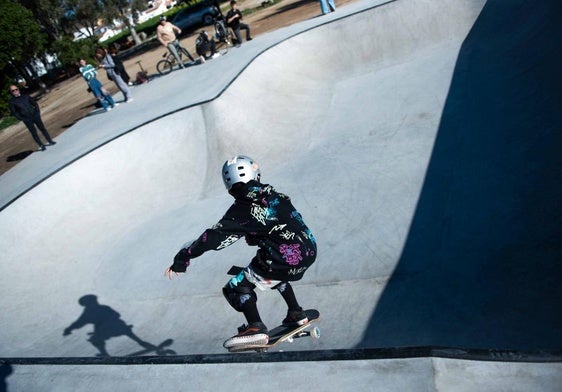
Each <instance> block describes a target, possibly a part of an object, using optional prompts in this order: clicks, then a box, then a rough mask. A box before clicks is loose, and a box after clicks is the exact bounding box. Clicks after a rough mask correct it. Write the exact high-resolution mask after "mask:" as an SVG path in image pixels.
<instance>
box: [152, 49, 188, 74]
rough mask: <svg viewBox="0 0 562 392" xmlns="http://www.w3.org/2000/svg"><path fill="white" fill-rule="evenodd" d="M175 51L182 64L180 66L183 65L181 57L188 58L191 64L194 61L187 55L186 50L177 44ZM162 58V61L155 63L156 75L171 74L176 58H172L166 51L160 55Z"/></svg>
mask: <svg viewBox="0 0 562 392" xmlns="http://www.w3.org/2000/svg"><path fill="white" fill-rule="evenodd" d="M176 50H177V52H178V55H179V57H180V60H181V62H182V65H183V56H187V57H189V59H190V60H191V61H193V62H194V61H195V59H194V58H193V57H191V55H190V54H189V52H188V51H187V49H186V48H184V47H183V46H181V45H180V44H179V43H178V44H176ZM162 57H163V58H164V59H163V60H160V61H159V62H158V63H156V70H157V71H158V73H159V74H160V75H167V74H169V73H170V72H172V70H173V69H174V65H176V64H177V63H178V62H177V60H176V58H175V57H174V55H173V54H172V53H170V51H169V50H167V51H166V52H165V53H164V54H163V55H162ZM178 65H179V64H178Z"/></svg>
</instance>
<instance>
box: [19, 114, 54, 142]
mask: <svg viewBox="0 0 562 392" xmlns="http://www.w3.org/2000/svg"><path fill="white" fill-rule="evenodd" d="M22 121H23V123H24V124H25V126H26V127H27V129H29V132H30V133H31V136H32V137H33V140H35V142H36V143H37V144H38V145H39V147H41V146H42V145H43V142H41V139H39V135H38V134H37V129H36V128H35V126H37V128H39V130H40V131H41V133H42V134H43V136H44V137H45V139H46V140H47V143H52V141H53V139H51V135H49V132H47V129H46V128H45V125H44V124H43V121H42V120H41V115H40V114H39V113H37V114H35V115H34V116H33V117H32V118H27V119H24V120H22Z"/></svg>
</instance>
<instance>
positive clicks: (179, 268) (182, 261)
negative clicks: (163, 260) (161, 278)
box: [164, 248, 190, 279]
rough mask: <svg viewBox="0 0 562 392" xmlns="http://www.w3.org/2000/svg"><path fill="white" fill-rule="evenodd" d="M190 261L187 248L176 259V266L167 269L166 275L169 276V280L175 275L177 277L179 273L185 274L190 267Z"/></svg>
mask: <svg viewBox="0 0 562 392" xmlns="http://www.w3.org/2000/svg"><path fill="white" fill-rule="evenodd" d="M189 259H190V254H189V250H188V249H186V248H183V249H181V250H180V251H179V252H178V254H177V255H176V257H174V264H172V265H171V266H170V267H168V268H167V269H166V271H165V272H164V275H168V278H170V279H172V277H173V273H175V274H176V275H177V274H178V272H185V271H186V270H187V267H189Z"/></svg>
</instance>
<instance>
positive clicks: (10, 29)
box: [0, 0, 45, 115]
mask: <svg viewBox="0 0 562 392" xmlns="http://www.w3.org/2000/svg"><path fill="white" fill-rule="evenodd" d="M0 32H1V33H0V88H1V89H2V91H1V93H0V115H5V114H7V113H8V101H9V99H10V98H11V96H10V94H9V92H8V86H9V85H10V84H12V83H14V79H13V77H14V76H16V75H17V68H21V65H22V64H24V63H25V62H27V61H29V60H31V59H32V58H34V57H35V56H36V55H37V54H38V53H40V52H41V51H42V49H43V44H44V42H45V36H44V34H42V33H41V32H40V29H39V25H38V24H37V22H35V19H34V18H33V14H32V13H31V12H30V11H29V10H27V9H25V8H24V7H22V6H21V5H19V4H18V3H16V2H14V1H11V0H0Z"/></svg>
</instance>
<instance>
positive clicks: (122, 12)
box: [103, 0, 146, 45]
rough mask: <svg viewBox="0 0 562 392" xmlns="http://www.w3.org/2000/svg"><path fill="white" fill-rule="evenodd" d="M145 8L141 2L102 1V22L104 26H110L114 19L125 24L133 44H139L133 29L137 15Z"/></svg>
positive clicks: (134, 0) (136, 0)
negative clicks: (104, 23)
mask: <svg viewBox="0 0 562 392" xmlns="http://www.w3.org/2000/svg"><path fill="white" fill-rule="evenodd" d="M145 8H146V3H145V2H144V1H142V0H104V12H103V15H104V20H105V22H106V24H111V23H112V22H113V20H114V19H116V20H120V21H121V22H123V23H125V25H126V26H127V28H128V29H129V31H130V32H131V35H132V36H133V39H134V40H135V43H136V44H137V45H138V44H140V43H141V41H140V39H139V37H138V36H137V33H136V31H135V27H134V21H136V20H137V19H138V15H139V14H140V12H141V11H143V10H144V9H145Z"/></svg>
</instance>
